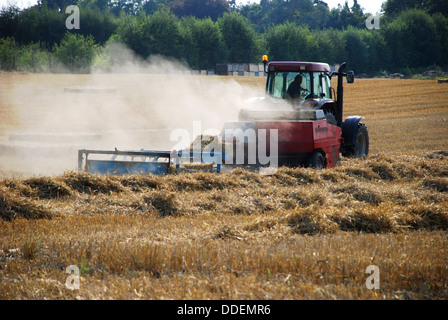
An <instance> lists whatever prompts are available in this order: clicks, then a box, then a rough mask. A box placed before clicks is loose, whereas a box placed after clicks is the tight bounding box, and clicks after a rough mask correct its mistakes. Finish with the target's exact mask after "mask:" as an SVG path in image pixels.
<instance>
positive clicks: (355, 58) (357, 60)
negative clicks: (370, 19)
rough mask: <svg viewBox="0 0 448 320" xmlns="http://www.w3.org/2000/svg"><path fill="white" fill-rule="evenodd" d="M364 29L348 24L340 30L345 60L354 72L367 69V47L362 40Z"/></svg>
mask: <svg viewBox="0 0 448 320" xmlns="http://www.w3.org/2000/svg"><path fill="white" fill-rule="evenodd" d="M364 32H365V31H364V30H360V29H356V28H354V27H352V26H349V27H348V28H347V29H346V30H344V31H343V32H342V44H343V45H344V47H345V54H346V55H345V59H344V60H345V62H347V65H348V67H349V68H350V69H351V70H353V71H355V73H362V72H366V71H368V61H369V60H368V57H369V47H368V45H367V43H366V42H365V40H364V36H363V33H364Z"/></svg>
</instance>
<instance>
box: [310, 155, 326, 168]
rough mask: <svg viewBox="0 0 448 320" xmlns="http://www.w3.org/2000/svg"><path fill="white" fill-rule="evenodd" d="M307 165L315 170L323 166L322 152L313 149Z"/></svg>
mask: <svg viewBox="0 0 448 320" xmlns="http://www.w3.org/2000/svg"><path fill="white" fill-rule="evenodd" d="M308 166H309V167H311V168H314V169H317V170H322V169H323V168H325V160H324V156H323V155H322V153H320V152H319V151H314V152H313V153H312V154H311V156H310V158H309V159H308Z"/></svg>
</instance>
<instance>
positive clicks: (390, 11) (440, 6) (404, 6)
mask: <svg viewBox="0 0 448 320" xmlns="http://www.w3.org/2000/svg"><path fill="white" fill-rule="evenodd" d="M409 9H420V10H425V11H426V12H428V13H430V14H434V13H441V14H442V15H444V16H445V17H446V16H448V1H446V0H387V1H386V2H385V3H384V12H385V14H386V15H387V16H389V17H397V16H398V15H399V14H400V13H401V12H403V11H407V10H409Z"/></svg>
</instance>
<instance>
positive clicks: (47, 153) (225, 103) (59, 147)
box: [0, 46, 260, 177]
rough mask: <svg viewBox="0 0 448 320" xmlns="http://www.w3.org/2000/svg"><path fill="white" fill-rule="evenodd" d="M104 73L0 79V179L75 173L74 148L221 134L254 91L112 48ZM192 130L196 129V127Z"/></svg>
mask: <svg viewBox="0 0 448 320" xmlns="http://www.w3.org/2000/svg"><path fill="white" fill-rule="evenodd" d="M112 52H113V55H111V56H110V57H109V59H111V60H109V64H111V65H112V67H111V68H109V70H107V72H104V71H102V70H93V71H92V72H91V73H90V74H70V73H58V74H20V73H14V74H7V73H3V74H0V116H1V118H0V119H1V120H0V121H1V122H0V176H11V175H14V176H19V177H23V176H30V175H52V174H60V173H63V172H64V171H70V170H76V169H77V160H78V159H77V157H78V153H77V151H78V150H79V149H98V150H113V149H114V148H117V149H118V150H140V149H145V150H171V149H172V148H173V146H175V145H176V144H177V143H178V142H179V141H171V140H170V135H171V133H172V132H173V130H176V129H183V130H186V131H187V132H189V133H190V138H191V141H193V139H194V138H195V136H193V134H194V132H193V131H194V128H193V127H194V124H195V123H196V124H197V123H200V128H201V130H202V131H205V130H210V129H211V130H215V131H220V130H221V128H222V126H223V124H224V122H225V121H232V120H236V118H237V117H238V111H239V110H240V109H241V108H243V107H244V105H245V103H246V101H247V99H248V98H250V97H253V96H255V95H257V94H258V95H259V94H260V91H259V90H254V89H253V88H252V87H250V86H243V85H241V84H239V83H238V82H236V81H235V80H234V79H232V78H230V77H229V78H226V77H218V76H199V75H192V74H191V70H190V69H189V68H188V67H187V66H186V65H184V64H182V63H180V62H178V61H175V60H170V59H167V58H164V57H160V56H152V57H150V58H148V59H147V60H142V59H139V58H137V57H136V56H135V55H134V54H133V53H132V51H130V50H128V49H127V48H125V47H122V46H116V47H114V50H113V51H112ZM196 129H197V128H196Z"/></svg>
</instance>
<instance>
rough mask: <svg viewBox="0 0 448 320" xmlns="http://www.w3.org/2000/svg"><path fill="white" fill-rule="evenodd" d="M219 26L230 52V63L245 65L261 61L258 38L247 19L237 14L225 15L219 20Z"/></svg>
mask: <svg viewBox="0 0 448 320" xmlns="http://www.w3.org/2000/svg"><path fill="white" fill-rule="evenodd" d="M218 25H219V28H220V30H221V33H222V35H223V38H224V42H225V45H226V47H227V49H228V50H229V56H228V60H229V61H232V62H235V63H244V62H254V61H257V59H259V57H260V50H259V41H258V36H257V34H256V32H255V30H254V29H253V28H252V26H251V24H250V22H249V21H248V20H247V19H246V18H245V17H243V16H242V15H240V14H239V13H236V12H232V13H225V14H224V15H223V17H222V18H219V19H218Z"/></svg>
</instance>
